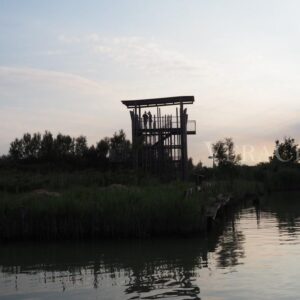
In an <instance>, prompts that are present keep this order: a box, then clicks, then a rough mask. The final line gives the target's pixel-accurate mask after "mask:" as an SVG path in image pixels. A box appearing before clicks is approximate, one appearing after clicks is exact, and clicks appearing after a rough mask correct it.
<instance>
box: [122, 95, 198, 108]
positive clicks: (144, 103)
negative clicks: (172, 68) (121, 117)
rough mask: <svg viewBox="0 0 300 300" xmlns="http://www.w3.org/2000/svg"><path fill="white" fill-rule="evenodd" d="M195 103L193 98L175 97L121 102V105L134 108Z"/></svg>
mask: <svg viewBox="0 0 300 300" xmlns="http://www.w3.org/2000/svg"><path fill="white" fill-rule="evenodd" d="M194 101H195V99H194V96H176V97H166V98H153V99H140V100H123V101H122V103H123V104H124V105H126V106H127V108H135V107H157V106H167V105H179V104H181V103H182V104H193V103H194Z"/></svg>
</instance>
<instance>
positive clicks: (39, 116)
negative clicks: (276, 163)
mask: <svg viewBox="0 0 300 300" xmlns="http://www.w3.org/2000/svg"><path fill="white" fill-rule="evenodd" d="M299 11H300V1H296V0H295V1H289V0H287V1H276V0H251V1H249V0H245V1H244V0H238V1H231V0H223V1H220V0H215V1H214V0H211V1H208V0H207V1H202V0H181V1H179V0H147V1H146V0H120V1H114V0H109V1H100V0H97V1H87V0H86V1H75V0H69V1H67V0H65V1H64V0H59V1H56V0H51V1H39V0H36V1H31V0H26V1H15V0H7V1H6V0H0V120H1V122H0V153H6V152H7V151H8V148H9V143H10V142H11V141H12V140H13V139H14V138H15V137H18V136H21V135H22V134H23V133H24V132H27V131H28V132H35V131H40V132H43V131H45V130H46V129H47V130H50V131H52V132H53V133H57V132H62V133H66V134H70V135H74V136H76V135H80V134H83V135H86V136H87V138H88V141H89V144H92V143H95V142H96V141H97V140H99V139H100V138H102V137H104V136H111V135H112V134H113V132H114V131H116V130H118V129H120V128H124V129H125V130H126V132H127V134H128V136H129V137H130V117H129V113H128V111H127V110H126V108H125V106H123V105H122V104H121V102H120V101H121V100H122V99H141V98H152V97H164V96H177V95H194V96H195V100H196V101H195V104H194V105H193V106H190V107H188V112H189V117H190V119H195V120H197V135H196V136H191V137H189V155H190V156H192V157H193V158H194V161H195V162H197V161H198V160H202V161H203V162H205V163H207V156H208V155H209V152H208V150H207V145H208V144H209V143H210V142H214V141H216V140H218V139H220V138H223V137H226V136H230V137H232V138H233V139H234V141H235V142H236V144H237V146H238V150H239V152H241V153H242V154H243V153H244V151H245V150H246V151H248V152H249V151H250V152H251V151H252V148H253V149H254V152H253V153H250V152H249V153H244V162H246V163H249V164H253V163H254V162H257V161H261V160H266V159H267V157H268V155H269V154H270V152H272V150H273V145H274V140H275V139H276V138H283V137H284V136H285V135H287V136H289V135H291V136H293V137H295V138H296V140H297V141H298V142H300V136H299V133H298V132H299V129H300V120H299V115H300V101H299V100H300V68H299V66H300V18H299ZM268 152H269V153H268Z"/></svg>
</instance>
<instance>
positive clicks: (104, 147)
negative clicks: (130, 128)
mask: <svg viewBox="0 0 300 300" xmlns="http://www.w3.org/2000/svg"><path fill="white" fill-rule="evenodd" d="M109 144H110V142H109V138H107V137H106V138H104V139H102V140H100V141H99V142H98V143H97V145H96V152H97V157H98V158H99V159H100V161H106V160H107V156H108V152H109V146H110V145H109Z"/></svg>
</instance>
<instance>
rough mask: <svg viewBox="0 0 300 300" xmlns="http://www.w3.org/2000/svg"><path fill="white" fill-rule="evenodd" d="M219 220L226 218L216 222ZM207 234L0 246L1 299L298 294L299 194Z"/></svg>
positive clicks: (275, 199) (245, 212)
mask: <svg viewBox="0 0 300 300" xmlns="http://www.w3.org/2000/svg"><path fill="white" fill-rule="evenodd" d="M219 222H220V223H221V221H219ZM224 224H225V225H224V226H220V229H219V230H217V232H215V233H213V234H211V235H210V236H209V237H208V238H202V239H198V238H192V239H168V240H151V241H143V242H141V241H135V242H134V241H130V242H128V241H118V242H103V243H80V244H78V243H64V244H61V243H60V244H42V245H38V244H26V245H24V244H14V245H2V246H1V247H0V299H12V300H13V299H161V298H163V299H202V300H205V299H206V300H221V299H224V300H225V299H226V300H229V299H230V300H232V299H233V300H234V299H236V300H241V299H280V300H282V299H297V300H299V299H300V243H299V228H300V194H292V195H291V194H289V195H277V196H272V199H269V200H267V201H266V202H264V203H262V204H261V207H260V208H254V207H250V208H246V209H242V210H241V211H239V212H238V213H235V214H234V216H233V217H232V218H229V219H228V220H227V221H225V223H224Z"/></svg>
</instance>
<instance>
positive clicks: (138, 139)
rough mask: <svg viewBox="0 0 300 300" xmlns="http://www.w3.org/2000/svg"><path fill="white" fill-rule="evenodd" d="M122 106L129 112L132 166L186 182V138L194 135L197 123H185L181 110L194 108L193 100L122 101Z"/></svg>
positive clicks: (190, 121)
mask: <svg viewBox="0 0 300 300" xmlns="http://www.w3.org/2000/svg"><path fill="white" fill-rule="evenodd" d="M122 103H123V104H124V105H126V106H127V108H129V109H130V116H131V124H132V145H133V163H134V166H135V167H136V168H142V169H144V170H145V171H149V172H153V173H156V174H160V175H162V174H166V175H167V176H169V177H170V178H175V177H176V178H181V179H183V180H185V179H186V178H187V161H188V153H187V135H188V134H196V121H192V120H188V114H187V109H186V108H185V107H184V106H185V105H187V104H193V103H194V97H193V96H179V97H168V98H156V99H143V100H124V101H122ZM170 106H173V113H174V115H173V114H172V108H170ZM174 106H175V108H176V110H174ZM162 108H163V109H164V110H165V112H164V113H163V112H162ZM142 110H143V111H142ZM146 110H147V111H146Z"/></svg>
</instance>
